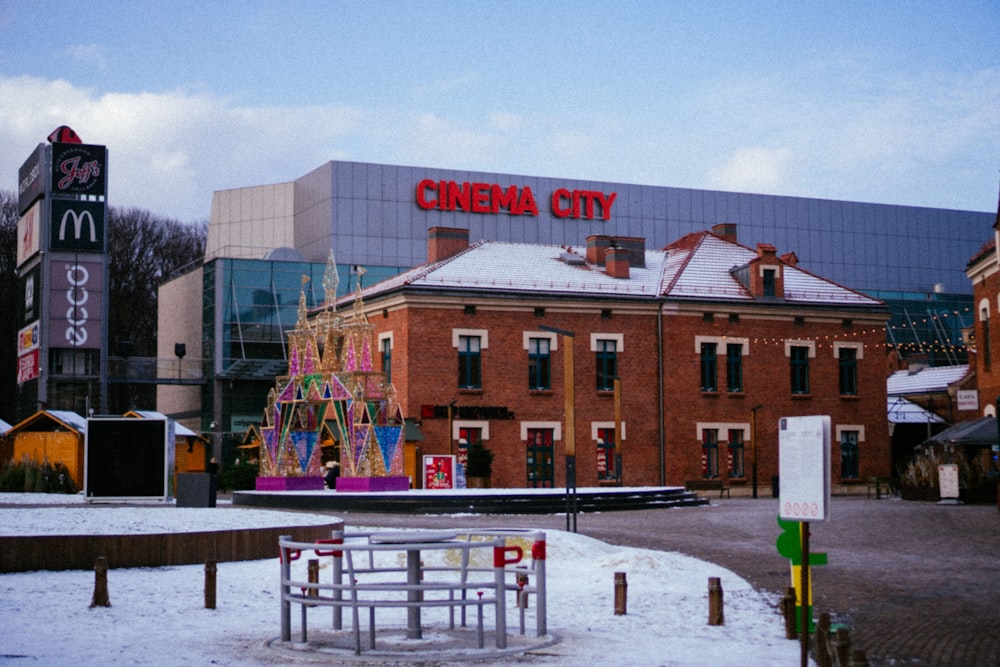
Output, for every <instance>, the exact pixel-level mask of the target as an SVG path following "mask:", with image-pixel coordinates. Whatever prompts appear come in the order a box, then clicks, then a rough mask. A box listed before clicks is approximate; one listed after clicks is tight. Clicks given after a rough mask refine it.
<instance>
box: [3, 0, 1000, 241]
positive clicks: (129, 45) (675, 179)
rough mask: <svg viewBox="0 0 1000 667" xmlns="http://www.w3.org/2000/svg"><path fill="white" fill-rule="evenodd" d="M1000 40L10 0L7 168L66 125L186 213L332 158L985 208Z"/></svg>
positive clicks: (716, 7)
mask: <svg viewBox="0 0 1000 667" xmlns="http://www.w3.org/2000/svg"><path fill="white" fill-rule="evenodd" d="M998 35H1000V2H997V0H982V1H976V0H968V1H964V0H956V1H952V2H943V1H942V2H921V1H917V0H914V1H911V2H890V1H886V2H879V1H878V0H868V1H867V2H851V1H846V2H813V1H809V0H804V1H802V2H758V1H753V0H748V1H745V2H735V1H734V2H695V1H691V2H680V1H678V2H658V1H650V2H621V1H618V2H485V1H484V2H433V1H432V0H426V1H424V2H308V1H298V2H295V1H289V2H235V1H233V2H204V0H202V1H201V2H186V1H175V2H153V1H149V2H126V1H121V2H114V1H111V2H108V1H102V2H98V3H92V4H81V3H69V2H49V1H43V2H30V1H28V0H0V187H3V188H5V189H9V190H13V189H14V188H15V186H16V180H17V168H18V166H19V165H20V164H21V163H22V162H23V161H24V160H25V159H26V158H27V157H28V155H29V154H30V152H31V151H32V149H33V148H34V146H35V145H36V144H38V143H39V142H43V141H45V137H46V136H47V135H48V134H49V132H51V131H52V130H53V129H54V128H55V127H57V126H58V125H61V124H66V125H70V126H71V127H73V128H74V129H75V130H76V131H77V132H78V133H79V134H80V136H81V137H82V138H83V140H84V141H85V142H87V143H99V144H106V145H107V146H108V148H109V151H110V165H109V170H108V176H109V201H110V203H111V204H112V205H118V206H139V207H142V208H147V209H149V210H151V211H153V212H155V213H158V214H162V215H167V216H170V217H174V218H177V219H180V220H184V221H187V220H195V219H207V218H208V216H209V213H210V207H211V196H212V191H213V190H218V189H225V188H235V187H244V186H250V185H259V184H264V183H275V182H282V181H289V180H293V179H295V178H298V177H299V176H302V175H303V174H305V173H307V172H309V171H311V170H312V169H314V168H315V167H318V166H320V165H321V164H323V163H324V162H326V161H328V160H332V159H343V160H355V161H361V162H382V163H389V164H405V165H417V166H426V167H442V168H453V169H468V170H478V171H486V172H499V173H511V174H528V175H538V176H553V177H563V178H581V179H586V180H595V181H617V182H625V183H642V184H653V185H667V186H678V187H693V188H711V189H720V190H734V191H742V192H762V193H769V194H783V195H794V196H802V197H819V198H830V199H848V200H855V201H871V202H883V203H892V204H909V205H917V206H931V207H940V208H957V209H968V210H978V211H993V210H995V209H996V206H997V192H998V180H1000V46H998V44H1000V42H998V41H997V39H998V38H997V36H998ZM988 235H989V231H988V230H984V237H986V236H988Z"/></svg>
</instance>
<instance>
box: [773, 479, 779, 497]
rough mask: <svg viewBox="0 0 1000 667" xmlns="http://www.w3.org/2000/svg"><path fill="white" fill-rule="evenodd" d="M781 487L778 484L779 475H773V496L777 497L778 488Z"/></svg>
mask: <svg viewBox="0 0 1000 667" xmlns="http://www.w3.org/2000/svg"><path fill="white" fill-rule="evenodd" d="M779 488H780V486H779V485H778V476H777V475H774V476H773V477H771V497H772V498H777V497H778V489H779Z"/></svg>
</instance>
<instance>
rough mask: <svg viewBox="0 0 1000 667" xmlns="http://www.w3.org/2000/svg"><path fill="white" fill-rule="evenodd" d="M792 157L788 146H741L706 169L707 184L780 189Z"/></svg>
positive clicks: (721, 187) (725, 187)
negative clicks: (721, 160) (710, 168)
mask: <svg viewBox="0 0 1000 667" xmlns="http://www.w3.org/2000/svg"><path fill="white" fill-rule="evenodd" d="M791 158H792V151H791V150H789V149H787V148H764V147H761V146H754V147H750V148H740V149H738V150H736V151H734V152H733V153H732V154H730V155H729V157H728V158H727V159H726V161H725V162H724V163H723V164H721V165H719V166H718V167H716V168H714V169H712V170H710V171H709V174H708V183H709V187H711V188H714V189H718V190H737V191H742V192H776V191H780V190H782V189H783V188H782V185H783V184H784V182H785V178H786V175H787V174H788V172H789V167H790V164H789V163H790V161H791Z"/></svg>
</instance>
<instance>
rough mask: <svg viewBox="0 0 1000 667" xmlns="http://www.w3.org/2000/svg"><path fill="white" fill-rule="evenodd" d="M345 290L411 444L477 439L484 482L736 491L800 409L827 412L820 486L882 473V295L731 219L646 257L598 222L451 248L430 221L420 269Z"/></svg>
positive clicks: (766, 481)
mask: <svg viewBox="0 0 1000 667" xmlns="http://www.w3.org/2000/svg"><path fill="white" fill-rule="evenodd" d="M581 241H583V240H581ZM361 296H362V298H363V303H364V307H363V308H364V312H365V314H366V317H367V319H368V321H369V322H370V323H371V324H372V326H374V328H375V333H376V337H377V340H378V350H379V355H380V357H381V361H382V367H383V369H384V370H385V372H386V373H387V375H388V376H389V379H390V380H391V382H392V384H393V385H394V387H395V388H396V393H397V397H398V400H399V402H400V405H401V406H402V408H403V411H404V413H405V414H407V416H408V419H410V420H416V421H418V422H419V424H420V427H421V430H422V432H423V434H424V436H425V440H424V442H423V444H422V448H423V450H424V453H431V454H446V453H454V454H457V455H458V456H459V460H461V459H462V456H463V454H464V449H465V448H466V447H467V446H468V444H469V443H473V442H476V441H482V442H483V443H484V444H485V445H486V446H487V447H488V448H489V449H490V450H491V451H492V452H493V453H494V455H495V459H494V467H493V471H494V472H493V483H494V485H495V486H503V487H522V486H528V487H532V486H536V487H551V486H563V485H565V484H566V479H567V475H568V474H575V481H576V483H577V484H579V485H582V486H596V485H599V484H618V483H621V484H624V485H629V486H641V485H656V484H671V485H680V484H683V483H684V482H685V481H688V480H701V479H717V480H720V481H722V482H724V483H725V484H727V485H729V486H730V487H735V488H738V487H743V488H744V489H745V492H746V493H750V492H751V489H752V487H754V486H755V485H756V484H762V485H767V486H770V484H771V480H772V477H773V476H774V475H776V474H777V470H778V466H777V442H778V429H779V428H780V419H781V418H782V417H788V416H798V415H810V414H826V415H830V416H831V418H832V422H833V434H832V435H833V442H832V444H831V447H832V451H831V456H832V461H833V480H834V483H835V484H837V485H839V486H841V487H846V486H850V485H852V484H855V483H860V482H861V481H862V480H864V479H866V478H868V477H873V476H888V474H889V471H890V456H889V433H888V425H887V418H886V410H885V405H886V387H885V354H886V348H885V343H884V336H885V330H884V325H885V319H886V312H887V311H886V309H885V308H884V306H883V305H882V304H881V303H880V302H878V301H876V300H874V299H871V298H870V297H867V296H865V295H863V294H861V293H859V292H855V291H853V290H849V289H847V288H844V287H842V286H840V285H837V284H835V283H833V282H830V281H826V280H824V279H821V278H819V277H817V276H815V275H813V274H811V273H809V272H807V271H805V270H804V269H802V268H800V267H799V266H798V262H797V259H796V258H795V256H794V255H785V256H781V257H779V256H778V255H777V252H776V249H775V248H774V247H773V246H769V245H766V244H759V245H758V248H757V249H756V251H754V250H751V249H749V248H747V247H745V246H742V245H740V244H739V243H737V242H736V241H735V228H734V227H733V226H723V227H722V228H717V229H716V233H709V232H700V233H697V234H690V235H687V236H685V237H682V238H681V239H679V240H678V241H675V242H674V243H672V244H670V245H669V246H667V247H666V248H665V249H664V250H660V251H654V250H648V249H646V247H645V241H644V240H643V239H639V238H634V237H630V238H620V237H607V236H591V237H588V238H587V239H586V241H585V242H581V244H580V245H579V246H572V247H569V246H567V247H561V246H550V245H536V244H524V243H497V242H486V241H481V242H478V243H475V244H472V245H469V244H468V237H467V232H466V230H461V229H454V228H447V229H446V228H435V229H432V230H431V232H430V239H429V242H428V262H427V264H426V265H423V266H421V267H418V268H416V269H413V270H411V271H409V272H404V273H402V274H400V275H399V276H396V277H395V278H391V279H388V280H385V281H383V282H381V283H379V284H377V285H374V286H371V287H369V288H367V289H365V290H363V291H362V292H361ZM353 298H354V297H344V298H343V299H342V300H341V304H342V306H341V307H342V308H344V307H345V306H346V305H347V304H349V303H350V302H351V299H353ZM568 348H569V350H568ZM567 377H569V378H570V380H569V381H567ZM570 393H571V394H572V409H570V408H569V407H567V405H568V404H567V396H568V395H569V394H570ZM569 413H573V414H574V415H575V417H574V419H573V420H568V419H567V418H566V415H567V414H569ZM570 429H571V430H572V434H570V433H568V432H567V431H568V430H570ZM568 456H573V457H575V458H574V459H573V460H574V461H575V469H574V470H575V473H571V472H570V470H569V468H567V465H566V463H567V459H568Z"/></svg>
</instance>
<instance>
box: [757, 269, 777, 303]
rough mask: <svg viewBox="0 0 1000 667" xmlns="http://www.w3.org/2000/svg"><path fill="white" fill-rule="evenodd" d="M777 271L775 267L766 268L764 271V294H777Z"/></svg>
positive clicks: (771, 295) (772, 295)
mask: <svg viewBox="0 0 1000 667" xmlns="http://www.w3.org/2000/svg"><path fill="white" fill-rule="evenodd" d="M777 273H778V272H777V271H775V270H774V269H764V271H763V272H762V276H761V277H762V280H763V285H762V287H763V296H766V297H767V296H770V297H774V296H777V283H778V281H777Z"/></svg>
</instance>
